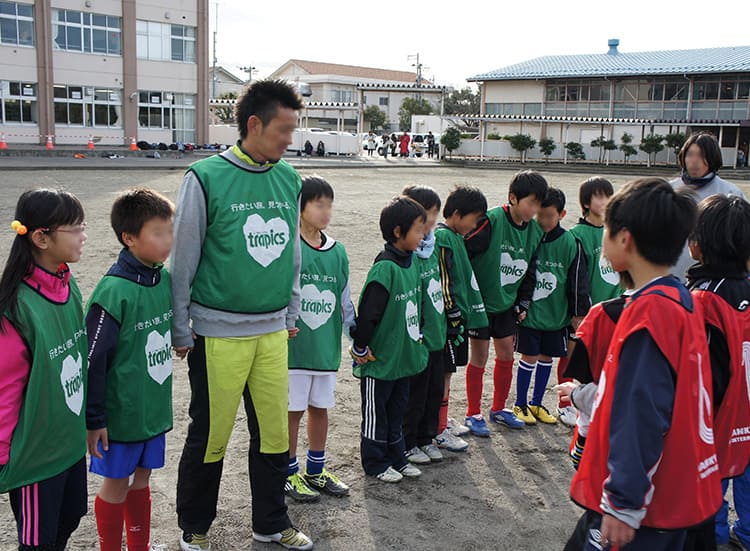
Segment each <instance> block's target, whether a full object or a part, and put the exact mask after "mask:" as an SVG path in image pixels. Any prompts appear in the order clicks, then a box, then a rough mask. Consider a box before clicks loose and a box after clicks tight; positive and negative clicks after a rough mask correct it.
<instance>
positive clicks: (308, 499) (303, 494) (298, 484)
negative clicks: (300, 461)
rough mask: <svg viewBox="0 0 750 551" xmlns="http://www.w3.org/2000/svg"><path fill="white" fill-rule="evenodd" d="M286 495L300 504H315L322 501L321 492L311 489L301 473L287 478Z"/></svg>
mask: <svg viewBox="0 0 750 551" xmlns="http://www.w3.org/2000/svg"><path fill="white" fill-rule="evenodd" d="M284 493H285V494H286V495H287V497H291V498H292V499H293V500H294V501H299V502H300V503H313V502H315V501H318V500H319V499H320V492H318V491H317V490H314V489H312V488H310V486H308V485H307V482H306V481H305V479H304V478H303V476H302V475H301V474H300V473H299V472H296V473H294V474H292V475H289V476H287V477H286V484H284Z"/></svg>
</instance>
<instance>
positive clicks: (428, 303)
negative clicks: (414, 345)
mask: <svg viewBox="0 0 750 551" xmlns="http://www.w3.org/2000/svg"><path fill="white" fill-rule="evenodd" d="M414 261H415V262H416V263H417V267H418V269H419V279H420V281H421V283H422V322H423V325H422V336H423V339H424V345H425V347H427V351H428V352H436V351H438V350H442V349H443V348H445V341H446V339H447V336H448V320H447V319H446V317H445V304H444V301H443V287H442V285H441V280H440V264H439V262H438V249H437V247H436V248H435V250H433V251H432V254H431V255H430V257H429V258H419V256H417V255H414Z"/></svg>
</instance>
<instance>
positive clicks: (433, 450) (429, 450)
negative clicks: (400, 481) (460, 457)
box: [419, 444, 443, 463]
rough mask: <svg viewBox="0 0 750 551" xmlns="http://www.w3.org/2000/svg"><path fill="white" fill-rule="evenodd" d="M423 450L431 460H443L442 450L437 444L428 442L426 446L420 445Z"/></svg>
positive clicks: (434, 461) (435, 461)
mask: <svg viewBox="0 0 750 551" xmlns="http://www.w3.org/2000/svg"><path fill="white" fill-rule="evenodd" d="M419 449H420V450H422V452H423V453H424V454H425V455H426V456H427V457H429V458H430V461H432V462H433V463H437V462H438V461H442V460H443V454H442V453H440V450H439V449H438V448H437V446H436V445H435V444H427V445H426V446H420V447H419Z"/></svg>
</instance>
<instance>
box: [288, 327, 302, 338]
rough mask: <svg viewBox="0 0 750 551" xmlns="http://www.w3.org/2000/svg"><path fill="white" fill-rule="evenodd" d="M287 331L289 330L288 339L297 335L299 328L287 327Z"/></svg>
mask: <svg viewBox="0 0 750 551" xmlns="http://www.w3.org/2000/svg"><path fill="white" fill-rule="evenodd" d="M287 331H288V332H289V338H290V339H293V338H294V337H296V336H297V335H299V328H297V327H292V328H291V329H287Z"/></svg>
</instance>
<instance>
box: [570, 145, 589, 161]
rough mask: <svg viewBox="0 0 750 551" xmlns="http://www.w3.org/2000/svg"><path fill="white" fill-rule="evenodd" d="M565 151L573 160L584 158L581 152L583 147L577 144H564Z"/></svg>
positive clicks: (584, 155)
mask: <svg viewBox="0 0 750 551" xmlns="http://www.w3.org/2000/svg"><path fill="white" fill-rule="evenodd" d="M565 149H566V150H567V151H568V155H569V156H570V157H571V158H572V159H573V160H574V161H578V160H579V159H580V160H583V159H585V158H586V154H585V153H584V152H583V146H582V145H581V144H579V143H578V142H568V143H566V144H565Z"/></svg>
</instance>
